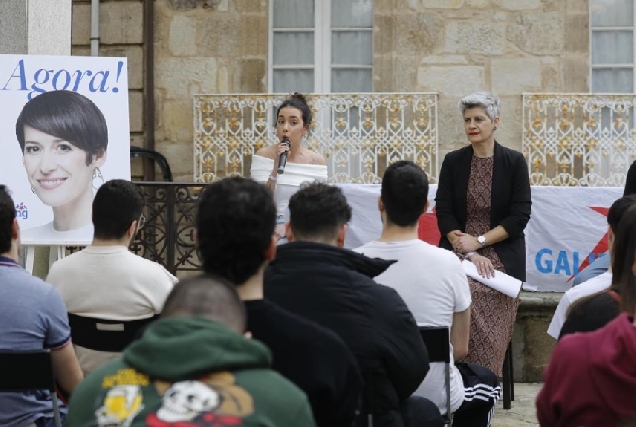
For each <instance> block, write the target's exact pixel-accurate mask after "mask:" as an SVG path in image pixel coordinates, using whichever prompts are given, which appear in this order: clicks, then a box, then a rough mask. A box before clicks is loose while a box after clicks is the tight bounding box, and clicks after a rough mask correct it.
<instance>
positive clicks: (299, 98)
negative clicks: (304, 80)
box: [276, 92, 312, 127]
mask: <svg viewBox="0 0 636 427" xmlns="http://www.w3.org/2000/svg"><path fill="white" fill-rule="evenodd" d="M285 107H291V108H298V109H299V110H300V112H301V113H302V116H303V117H302V119H303V126H305V127H306V126H310V125H311V121H312V115H311V108H309V104H308V103H307V98H305V95H303V94H302V93H300V92H294V94H293V95H291V96H290V97H289V98H287V99H286V100H284V101H283V103H282V104H280V105H279V106H278V109H277V110H276V120H278V115H279V114H280V110H282V109H283V108H285Z"/></svg>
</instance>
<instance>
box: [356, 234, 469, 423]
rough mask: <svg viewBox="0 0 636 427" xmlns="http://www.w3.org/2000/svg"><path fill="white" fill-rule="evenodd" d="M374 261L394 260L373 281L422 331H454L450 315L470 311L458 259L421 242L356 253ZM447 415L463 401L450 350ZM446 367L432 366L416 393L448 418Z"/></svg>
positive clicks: (384, 244) (368, 246)
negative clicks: (437, 328)
mask: <svg viewBox="0 0 636 427" xmlns="http://www.w3.org/2000/svg"><path fill="white" fill-rule="evenodd" d="M355 251H356V252H360V253H363V254H365V255H367V256H369V257H372V258H382V259H387V260H397V262H396V263H395V264H393V265H392V266H391V267H389V268H388V269H387V270H386V271H385V272H384V273H382V274H380V275H379V276H377V277H376V278H375V281H376V282H378V283H381V284H383V285H385V286H389V287H391V288H393V289H395V290H396V291H397V293H398V294H399V295H400V296H401V297H402V299H403V300H404V302H405V303H406V305H407V307H408V308H409V310H411V313H413V317H415V321H416V322H417V324H418V325H422V326H445V327H448V328H450V327H451V326H452V325H453V314H454V313H458V312H462V311H464V310H466V309H467V308H468V307H470V303H471V298H470V288H469V287H468V279H467V278H466V274H464V270H463V269H462V266H461V262H460V261H459V259H458V258H457V257H456V256H455V254H453V253H452V252H450V251H447V250H445V249H441V248H438V247H435V246H432V245H429V244H428V243H426V242H423V241H421V240H417V239H416V240H408V241H405V242H390V243H387V242H377V241H376V242H370V243H367V244H366V245H363V246H361V247H359V248H358V249H355ZM450 360H451V370H450V391H451V399H450V400H451V411H452V412H455V411H456V410H457V408H459V406H460V405H461V404H462V402H463V401H464V383H463V381H462V377H461V375H460V373H459V371H458V370H457V368H456V367H455V364H454V360H453V346H452V345H451V346H450ZM444 383H445V378H444V364H443V363H432V364H431V367H430V370H429V371H428V374H427V375H426V378H424V381H423V382H422V384H421V385H420V386H419V388H418V389H417V391H416V392H415V394H416V395H418V396H423V397H425V398H427V399H429V400H431V401H432V402H433V403H435V404H436V405H437V407H438V408H439V410H440V411H441V412H442V414H445V413H446V392H445V388H444Z"/></svg>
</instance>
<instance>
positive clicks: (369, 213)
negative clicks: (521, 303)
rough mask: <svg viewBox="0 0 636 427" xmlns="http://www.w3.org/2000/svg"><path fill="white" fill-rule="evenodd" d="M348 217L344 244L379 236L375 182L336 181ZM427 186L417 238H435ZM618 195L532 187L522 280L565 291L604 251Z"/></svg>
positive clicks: (612, 189) (433, 187) (613, 190)
mask: <svg viewBox="0 0 636 427" xmlns="http://www.w3.org/2000/svg"><path fill="white" fill-rule="evenodd" d="M341 188H342V189H343V191H344V193H345V195H346V196H347V200H348V201H349V204H350V205H351V207H352V208H353V218H352V221H351V223H350V224H349V229H348V231H347V237H346V242H345V244H346V246H347V247H348V248H356V247H358V246H361V245H362V244H364V243H367V242H369V241H371V240H375V239H377V238H378V237H379V236H380V232H381V231H382V223H381V221H380V213H379V212H378V196H379V195H380V185H356V184H343V185H341ZM436 191H437V186H436V185H431V186H430V189H429V203H430V205H431V206H429V210H428V212H427V214H425V215H422V218H421V219H420V230H419V235H420V238H422V239H423V240H426V241H427V242H429V243H432V244H437V243H438V242H439V230H437V221H436V220H435V214H434V212H433V207H434V205H435V192H436ZM622 195H623V188H620V187H604V188H601V187H591V188H583V187H532V215H531V218H530V222H529V223H528V226H527V227H526V230H525V234H526V269H527V285H528V286H529V287H531V288H536V289H537V290H538V291H565V290H567V289H569V288H570V287H571V286H572V278H573V277H574V276H575V275H576V274H577V273H578V272H579V271H580V270H582V269H583V268H585V267H586V266H587V265H588V264H589V263H590V260H591V261H593V260H594V259H596V258H597V257H598V256H599V255H600V254H603V253H605V252H606V251H607V234H606V233H607V211H608V210H609V207H610V206H611V205H612V203H614V201H615V200H616V199H618V198H620V197H621V196H622Z"/></svg>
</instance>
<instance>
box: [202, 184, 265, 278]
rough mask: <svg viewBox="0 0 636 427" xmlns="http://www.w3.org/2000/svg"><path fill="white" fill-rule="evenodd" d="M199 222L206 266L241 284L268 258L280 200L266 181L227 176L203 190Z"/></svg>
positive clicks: (217, 273)
mask: <svg viewBox="0 0 636 427" xmlns="http://www.w3.org/2000/svg"><path fill="white" fill-rule="evenodd" d="M196 224H197V239H198V244H199V251H200V256H201V260H202V261H203V270H204V271H205V272H206V273H209V274H215V275H217V276H220V277H222V278H224V279H226V280H229V281H230V282H232V283H234V284H235V285H240V284H242V283H244V282H245V281H247V279H249V278H250V277H252V276H253V275H254V274H256V272H257V271H258V270H259V268H261V266H262V265H263V263H264V262H265V261H266V253H267V249H268V248H269V246H270V244H271V239H272V235H273V234H274V228H275V227H276V204H275V203H274V198H273V196H272V193H271V191H270V190H269V189H268V188H267V187H265V186H264V185H262V184H259V183H257V182H256V181H253V180H251V179H248V178H241V177H232V178H225V179H223V180H221V181H218V182H215V183H213V184H210V185H209V186H207V187H206V188H205V189H204V190H203V192H202V194H201V197H200V199H199V212H198V216H197V222H196Z"/></svg>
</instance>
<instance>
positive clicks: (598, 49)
mask: <svg viewBox="0 0 636 427" xmlns="http://www.w3.org/2000/svg"><path fill="white" fill-rule="evenodd" d="M590 20H591V26H590V29H591V37H590V49H591V52H590V54H591V88H592V92H596V93H634V77H635V76H634V0H590Z"/></svg>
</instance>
